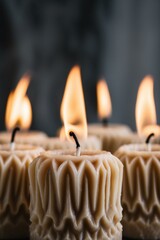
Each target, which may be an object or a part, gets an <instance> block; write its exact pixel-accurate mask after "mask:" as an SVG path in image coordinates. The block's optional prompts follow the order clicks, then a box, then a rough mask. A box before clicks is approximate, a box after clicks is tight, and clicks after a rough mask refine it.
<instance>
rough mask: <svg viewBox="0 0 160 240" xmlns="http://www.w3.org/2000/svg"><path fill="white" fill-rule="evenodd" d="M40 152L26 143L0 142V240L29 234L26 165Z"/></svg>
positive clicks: (40, 150)
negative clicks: (11, 144)
mask: <svg viewBox="0 0 160 240" xmlns="http://www.w3.org/2000/svg"><path fill="white" fill-rule="evenodd" d="M42 151H43V149H42V148H37V147H33V146H29V145H19V144H15V149H14V150H11V149H10V145H9V144H8V145H0V239H20V238H21V239H23V238H27V237H28V236H29V182H28V166H29V164H30V163H31V162H32V160H33V159H34V158H35V157H37V156H38V155H39V154H40V153H41V152H42Z"/></svg>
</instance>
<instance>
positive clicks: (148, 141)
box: [146, 133, 154, 144]
mask: <svg viewBox="0 0 160 240" xmlns="http://www.w3.org/2000/svg"><path fill="white" fill-rule="evenodd" d="M152 137H154V133H151V134H149V136H148V137H147V139H146V144H148V143H150V140H151V138H152Z"/></svg>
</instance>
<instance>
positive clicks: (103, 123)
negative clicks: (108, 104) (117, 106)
mask: <svg viewBox="0 0 160 240" xmlns="http://www.w3.org/2000/svg"><path fill="white" fill-rule="evenodd" d="M102 125H103V126H104V127H106V126H107V125H108V118H106V117H105V118H102Z"/></svg>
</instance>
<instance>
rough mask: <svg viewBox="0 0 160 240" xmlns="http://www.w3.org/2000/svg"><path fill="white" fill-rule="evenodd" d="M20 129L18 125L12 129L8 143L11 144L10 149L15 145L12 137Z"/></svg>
mask: <svg viewBox="0 0 160 240" xmlns="http://www.w3.org/2000/svg"><path fill="white" fill-rule="evenodd" d="M18 131H20V128H19V127H15V128H14V129H13V131H12V136H11V141H10V145H11V149H12V150H13V149H14V145H15V142H14V139H15V136H16V133H17V132H18Z"/></svg>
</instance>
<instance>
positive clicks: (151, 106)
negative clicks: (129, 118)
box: [135, 76, 159, 135]
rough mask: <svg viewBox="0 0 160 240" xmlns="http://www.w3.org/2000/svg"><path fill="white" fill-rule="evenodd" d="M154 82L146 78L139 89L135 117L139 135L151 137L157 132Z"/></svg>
mask: <svg viewBox="0 0 160 240" xmlns="http://www.w3.org/2000/svg"><path fill="white" fill-rule="evenodd" d="M153 85H154V81H153V78H152V77H151V76H146V77H145V78H144V79H143V80H142V82H141V84H140V86H139V89H138V94H137V101H136V108H135V115H136V125H137V130H138V133H139V134H144V135H149V134H150V133H152V132H153V133H155V134H156V135H157V134H159V133H158V132H157V127H158V126H157V125H156V123H157V116H156V107H155V102H154V91H153V87H154V86H153Z"/></svg>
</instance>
